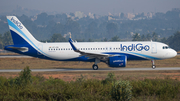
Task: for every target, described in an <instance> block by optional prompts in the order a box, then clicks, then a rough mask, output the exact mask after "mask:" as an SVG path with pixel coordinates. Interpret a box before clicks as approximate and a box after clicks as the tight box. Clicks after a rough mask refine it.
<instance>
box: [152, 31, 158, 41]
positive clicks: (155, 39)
mask: <svg viewBox="0 0 180 101" xmlns="http://www.w3.org/2000/svg"><path fill="white" fill-rule="evenodd" d="M152 40H153V41H158V35H157V34H156V33H155V32H153V34H152Z"/></svg>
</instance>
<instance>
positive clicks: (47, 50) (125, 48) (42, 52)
mask: <svg viewBox="0 0 180 101" xmlns="http://www.w3.org/2000/svg"><path fill="white" fill-rule="evenodd" d="M7 21H8V24H9V29H10V32H11V36H12V39H13V43H14V44H13V45H8V46H5V47H4V49H5V50H8V51H12V52H15V53H19V54H23V55H29V56H32V57H37V58H41V59H49V60H56V61H85V62H94V64H93V66H92V68H93V69H94V70H98V65H97V64H98V63H100V62H104V63H106V64H107V65H108V66H109V67H114V68H118V67H126V64H127V60H151V61H152V68H153V69H155V68H156V66H155V62H154V61H155V60H162V59H168V58H172V57H175V56H176V55H177V52H176V51H175V50H173V49H171V48H170V47H169V46H168V45H166V44H164V43H160V42H154V41H132V42H76V41H73V40H72V39H71V37H70V38H69V42H60V43H42V42H39V41H38V40H36V39H35V38H34V37H33V36H32V34H31V33H30V32H29V31H28V30H27V29H26V28H25V26H24V25H23V24H22V23H21V22H20V21H19V20H18V18H17V17H16V16H7Z"/></svg>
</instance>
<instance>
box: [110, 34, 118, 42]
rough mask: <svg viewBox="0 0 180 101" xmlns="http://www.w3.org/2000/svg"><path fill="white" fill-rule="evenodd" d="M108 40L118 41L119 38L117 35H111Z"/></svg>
mask: <svg viewBox="0 0 180 101" xmlns="http://www.w3.org/2000/svg"><path fill="white" fill-rule="evenodd" d="M110 41H120V39H119V37H118V36H117V35H116V36H114V37H112V38H111V40H110Z"/></svg>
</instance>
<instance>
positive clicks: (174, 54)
mask: <svg viewBox="0 0 180 101" xmlns="http://www.w3.org/2000/svg"><path fill="white" fill-rule="evenodd" d="M169 55H170V56H171V57H175V56H176V55H177V52H176V51H175V50H173V49H172V50H171V52H170V54H169Z"/></svg>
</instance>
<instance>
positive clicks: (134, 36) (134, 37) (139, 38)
mask: <svg viewBox="0 0 180 101" xmlns="http://www.w3.org/2000/svg"><path fill="white" fill-rule="evenodd" d="M132 38H133V40H132V41H141V36H140V35H139V34H138V33H136V34H134V35H133V37H132Z"/></svg>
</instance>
